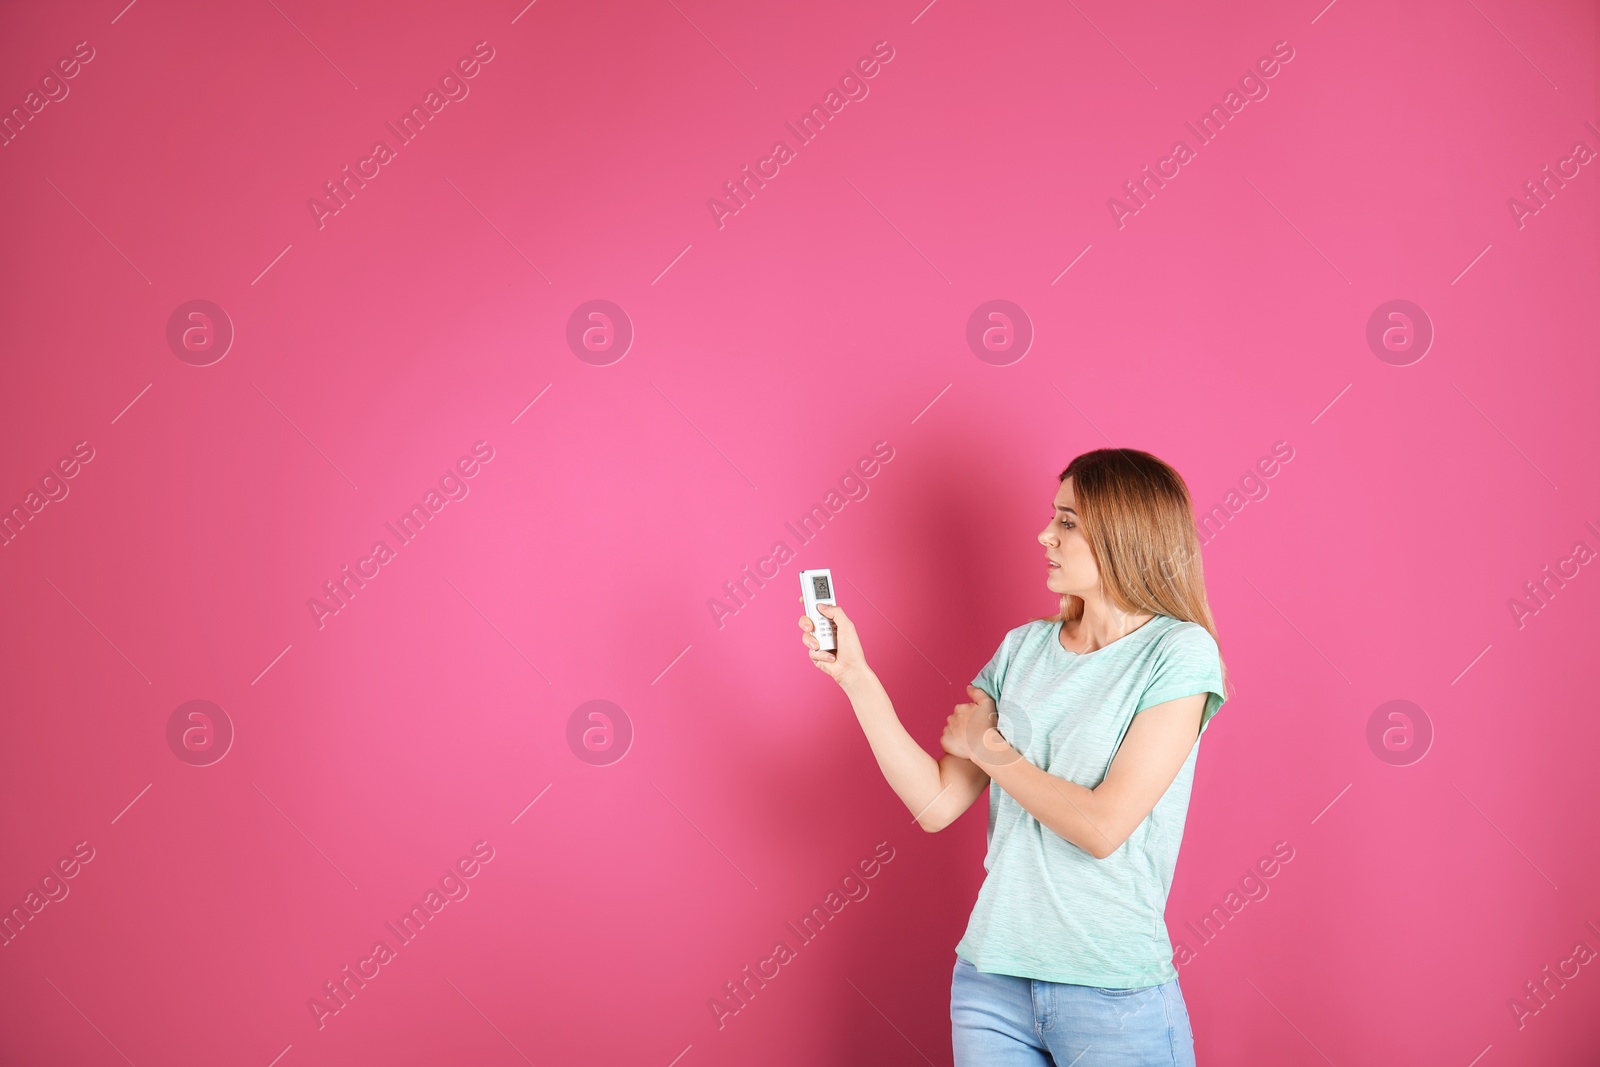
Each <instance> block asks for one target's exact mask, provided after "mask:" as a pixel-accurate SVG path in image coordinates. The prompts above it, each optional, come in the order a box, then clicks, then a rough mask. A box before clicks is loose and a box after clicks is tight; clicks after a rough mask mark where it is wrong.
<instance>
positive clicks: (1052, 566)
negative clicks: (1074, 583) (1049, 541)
mask: <svg viewBox="0 0 1600 1067" xmlns="http://www.w3.org/2000/svg"><path fill="white" fill-rule="evenodd" d="M1044 562H1045V565H1046V566H1047V567H1049V568H1050V569H1051V570H1053V571H1058V570H1060V569H1061V564H1059V563H1057V562H1056V561H1055V560H1053V559H1047V560H1045V561H1044Z"/></svg>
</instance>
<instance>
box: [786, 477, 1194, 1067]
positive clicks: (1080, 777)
mask: <svg viewBox="0 0 1600 1067" xmlns="http://www.w3.org/2000/svg"><path fill="white" fill-rule="evenodd" d="M1039 543H1040V544H1041V545H1043V546H1044V555H1045V562H1046V566H1047V571H1046V577H1045V586H1046V588H1048V589H1049V590H1050V591H1051V592H1052V593H1058V594H1060V596H1061V610H1060V611H1059V612H1058V613H1057V614H1055V615H1052V616H1050V617H1048V618H1043V619H1035V620H1033V621H1032V622H1028V623H1024V624H1023V625H1021V626H1018V627H1016V628H1015V629H1013V630H1011V631H1009V632H1008V633H1007V634H1006V635H1005V638H1004V639H1003V640H1002V641H1001V642H1000V647H999V649H998V650H997V651H996V652H995V654H994V656H993V657H992V658H991V659H990V660H989V662H988V663H987V664H986V665H985V666H984V667H983V669H982V670H980V671H979V672H978V674H977V677H975V678H974V679H973V680H972V685H970V686H968V687H967V694H968V696H969V697H970V703H965V704H958V705H956V709H955V712H954V713H953V714H952V715H951V716H950V717H949V719H948V720H947V722H946V724H945V729H944V734H943V736H942V737H941V738H940V739H939V740H940V744H941V745H942V746H943V748H944V751H945V755H944V756H943V757H941V758H940V759H939V760H938V762H937V763H936V762H935V761H934V759H933V757H931V756H929V755H928V754H927V753H926V752H924V751H923V749H922V746H921V745H919V744H918V743H917V742H916V741H915V740H914V739H913V738H912V737H911V735H910V734H909V733H907V732H906V729H905V727H904V726H902V725H901V724H900V720H899V719H898V718H897V717H896V715H895V710H894V706H893V705H892V704H891V703H890V701H889V696H888V694H887V693H886V692H885V691H884V688H883V685H882V683H881V682H879V680H878V678H877V676H876V675H875V674H873V672H872V669H871V668H870V667H868V666H867V662H866V659H865V657H864V655H863V653H862V650H861V639H860V636H859V635H858V633H857V632H856V628H855V624H854V623H853V622H852V621H851V620H850V617H849V616H848V615H847V614H846V613H845V612H844V611H842V610H841V609H839V608H837V607H831V606H824V607H823V608H822V609H821V610H822V611H823V613H824V614H825V615H827V616H828V617H829V618H830V619H832V620H833V621H834V627H835V632H836V635H837V641H838V646H839V647H838V651H837V653H830V652H821V651H818V650H817V644H818V643H817V640H816V638H815V637H813V636H812V634H811V630H812V626H811V621H810V619H808V618H805V617H802V618H801V619H800V628H801V630H802V631H804V632H803V633H802V640H803V641H804V642H805V644H806V647H807V648H809V649H810V650H811V660H812V662H813V663H815V664H816V665H817V667H818V668H820V669H821V670H822V671H824V672H825V673H826V674H827V675H828V676H829V677H831V678H832V679H833V680H834V681H836V682H838V683H839V685H840V687H841V688H842V689H843V690H844V692H845V694H846V695H847V696H848V697H849V699H850V703H851V705H852V706H853V707H854V708H855V713H856V718H857V720H858V721H859V722H860V723H861V729H862V731H863V732H864V733H865V734H866V736H867V741H868V743H869V744H870V745H871V746H872V751H873V754H874V755H875V756H876V757H877V759H878V766H879V767H880V768H881V769H882V771H883V774H884V777H885V778H887V779H888V781H889V785H890V786H891V787H892V788H893V789H894V791H895V793H896V794H898V795H899V797H900V799H901V800H902V801H904V802H905V804H906V807H907V808H908V809H910V810H911V812H912V813H913V814H914V816H915V818H916V820H917V822H918V824H919V825H921V827H922V828H923V829H924V830H927V831H929V832H934V831H938V830H942V829H944V828H945V827H946V826H949V825H950V824H951V823H952V822H954V821H955V820H956V818H957V817H959V816H960V815H961V814H962V813H963V812H964V811H966V810H967V808H968V807H970V806H971V804H972V802H973V801H975V800H976V799H977V798H978V796H979V794H980V793H982V792H983V791H984V789H985V788H987V789H988V792H989V829H988V853H987V855H986V856H985V857H984V861H983V865H984V869H985V871H986V872H987V873H986V875H985V877H984V881H983V887H982V888H981V889H980V890H979V891H978V900H977V903H976V904H975V905H974V907H973V910H972V917H971V919H970V920H969V921H968V923H967V929H966V934H965V935H964V936H963V937H962V938H961V941H960V943H958V944H957V945H956V962H955V972H954V974H953V976H952V979H951V986H950V1019H951V1031H952V1038H953V1043H954V1047H955V1063H956V1067H980V1065H981V1067H1022V1065H1027V1067H1046V1065H1051V1064H1055V1065H1058V1067H1069V1065H1070V1067H1104V1065H1111V1064H1116V1065H1135V1064H1137V1065H1141V1067H1143V1065H1148V1064H1178V1065H1192V1064H1194V1062H1195V1060H1194V1040H1193V1035H1192V1032H1191V1030H1190V1025H1189V1013H1188V1009H1187V1007H1186V1006H1185V1005H1184V1001H1183V994H1182V992H1181V991H1180V990H1179V988H1178V972H1177V969H1176V968H1175V967H1174V966H1173V963H1172V943H1171V941H1170V940H1168V937H1167V927H1166V919H1165V914H1164V913H1165V911H1166V902H1167V891H1168V889H1169V888H1170V887H1171V884H1172V872H1173V867H1174V866H1175V865H1176V863H1177V858H1178V844H1179V842H1180V841H1181V839H1182V837H1183V824H1184V817H1185V815H1186V814H1187V812H1188V808H1189V791H1190V786H1191V784H1192V782H1193V779H1194V768H1195V758H1196V757H1197V756H1198V755H1199V751H1200V745H1199V739H1200V735H1201V734H1202V733H1203V732H1204V730H1205V727H1206V724H1207V723H1209V722H1210V721H1211V717H1212V716H1213V715H1215V714H1216V712H1217V709H1218V708H1220V707H1221V706H1222V703H1223V701H1224V699H1226V697H1225V694H1224V692H1223V667H1222V660H1221V656H1220V654H1219V652H1218V648H1217V641H1216V630H1215V626H1214V624H1213V623H1212V621H1211V611H1210V608H1209V607H1207V605H1206V595H1205V587H1204V584H1203V582H1202V578H1201V572H1200V545H1199V538H1198V535H1197V532H1196V529H1195V522H1194V513H1193V510H1192V508H1191V504H1190V499H1189V489H1188V486H1187V485H1185V484H1184V481H1183V478H1182V477H1181V476H1179V474H1178V472H1177V471H1175V470H1173V469H1172V468H1171V467H1170V466H1168V465H1167V464H1166V463H1164V462H1162V461H1161V460H1159V459H1157V458H1156V457H1155V456H1152V455H1150V454H1149V453H1147V452H1139V451H1136V450H1133V449H1099V450H1096V451H1093V452H1086V453H1084V454H1083V455H1081V456H1079V457H1077V458H1076V459H1074V460H1073V461H1072V462H1071V463H1070V464H1069V465H1068V466H1067V469H1066V470H1064V471H1062V472H1061V485H1060V489H1059V491H1058V492H1057V493H1056V495H1055V499H1054V501H1052V515H1051V519H1050V523H1049V525H1048V526H1046V527H1045V528H1044V530H1043V531H1042V532H1041V533H1040V534H1039Z"/></svg>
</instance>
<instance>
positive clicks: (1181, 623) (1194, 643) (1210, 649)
mask: <svg viewBox="0 0 1600 1067" xmlns="http://www.w3.org/2000/svg"><path fill="white" fill-rule="evenodd" d="M1158 618H1160V619H1162V620H1164V623H1165V625H1164V628H1163V630H1162V632H1161V633H1160V634H1159V635H1158V636H1157V638H1156V647H1157V648H1158V649H1159V650H1161V651H1166V652H1172V651H1179V652H1186V653H1199V654H1202V655H1212V656H1215V655H1219V654H1220V650H1219V649H1218V648H1217V639H1216V638H1214V637H1212V636H1211V631H1210V630H1207V629H1206V628H1205V627H1204V626H1201V625H1200V624H1199V623H1197V622H1189V621H1188V620H1187V619H1175V618H1173V617H1172V616H1170V615H1161V616H1158Z"/></svg>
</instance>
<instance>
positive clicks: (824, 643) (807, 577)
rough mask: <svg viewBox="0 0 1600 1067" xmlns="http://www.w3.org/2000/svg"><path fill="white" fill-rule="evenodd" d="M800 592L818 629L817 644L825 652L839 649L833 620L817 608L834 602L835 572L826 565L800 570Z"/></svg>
mask: <svg viewBox="0 0 1600 1067" xmlns="http://www.w3.org/2000/svg"><path fill="white" fill-rule="evenodd" d="M800 592H801V593H802V594H803V595H804V596H805V604H806V614H807V615H808V616H810V618H811V625H812V626H815V627H816V629H815V630H814V631H813V633H814V634H815V636H816V639H817V644H818V645H819V646H820V649H821V651H823V652H837V651H839V642H838V641H836V640H835V639H834V636H833V620H832V619H829V618H828V617H827V616H826V615H824V614H823V613H822V612H820V611H818V610H817V605H818V604H832V603H834V602H835V601H834V599H833V572H832V571H830V570H828V569H827V568H826V567H823V568H821V569H820V570H814V571H801V572H800Z"/></svg>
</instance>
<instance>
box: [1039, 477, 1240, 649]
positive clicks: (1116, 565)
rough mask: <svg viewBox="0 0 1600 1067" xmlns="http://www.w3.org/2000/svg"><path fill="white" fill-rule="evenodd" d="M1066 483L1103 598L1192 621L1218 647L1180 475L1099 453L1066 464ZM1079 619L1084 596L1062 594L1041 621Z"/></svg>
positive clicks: (1129, 609) (1133, 610) (1141, 610)
mask: <svg viewBox="0 0 1600 1067" xmlns="http://www.w3.org/2000/svg"><path fill="white" fill-rule="evenodd" d="M1068 478H1071V479H1072V494H1073V497H1074V498H1075V501H1074V502H1075V503H1076V504H1077V508H1076V509H1075V510H1076V511H1077V512H1078V518H1079V519H1080V522H1079V526H1080V528H1081V529H1082V530H1083V536H1084V538H1085V539H1086V540H1087V541H1088V542H1089V551H1090V552H1091V553H1092V554H1093V556H1094V562H1095V566H1097V567H1098V568H1099V569H1100V583H1101V586H1102V588H1103V589H1104V591H1105V595H1106V598H1107V599H1108V600H1110V601H1111V603H1112V604H1113V605H1114V606H1116V607H1118V608H1120V609H1121V610H1123V611H1126V612H1129V613H1133V614H1150V615H1168V616H1171V617H1172V618H1174V619H1180V620H1182V621H1184V622H1193V623H1198V624H1199V625H1201V626H1204V627H1205V628H1206V632H1208V633H1209V634H1211V638H1212V640H1214V641H1217V644H1218V647H1219V648H1220V647H1221V641H1220V640H1218V639H1217V626H1216V623H1215V622H1213V621H1212V618H1211V607H1210V605H1208V604H1207V603H1206V587H1205V578H1204V575H1203V574H1202V572H1201V567H1200V535H1199V531H1198V530H1197V529H1196V527H1195V520H1194V506H1193V504H1192V503H1191V502H1190V498H1189V487H1188V485H1186V484H1185V483H1184V480H1183V476H1182V475H1180V474H1179V473H1178V472H1177V471H1175V470H1173V469H1172V467H1170V466H1168V465H1167V464H1166V463H1164V462H1162V461H1161V460H1159V459H1157V458H1156V457H1155V456H1152V455H1151V454H1150V453H1148V452H1141V451H1139V450H1138V449H1133V448H1098V449H1095V450H1094V451H1093V452H1085V453H1083V454H1082V455H1081V456H1078V457H1077V458H1076V459H1074V460H1073V461H1072V462H1071V463H1069V464H1067V469H1066V470H1064V471H1062V472H1061V480H1062V481H1066V480H1067V479H1068ZM1082 615H1083V598H1082V597H1076V596H1073V595H1072V594H1070V593H1063V594H1062V595H1061V610H1060V611H1059V612H1057V613H1056V614H1054V615H1051V616H1049V617H1048V618H1047V619H1046V621H1048V622H1057V621H1064V622H1070V621H1072V620H1074V619H1078V618H1081V617H1082ZM1224 677H1226V667H1224Z"/></svg>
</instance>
